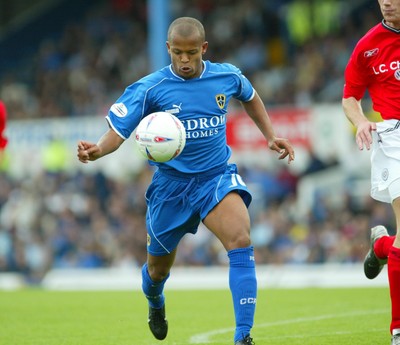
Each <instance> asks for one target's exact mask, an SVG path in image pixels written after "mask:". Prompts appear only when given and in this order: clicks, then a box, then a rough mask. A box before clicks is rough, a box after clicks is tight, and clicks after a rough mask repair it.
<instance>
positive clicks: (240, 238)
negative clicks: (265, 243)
mask: <svg viewBox="0 0 400 345" xmlns="http://www.w3.org/2000/svg"><path fill="white" fill-rule="evenodd" d="M203 223H204V225H205V226H206V227H207V228H208V229H209V230H210V231H211V232H213V233H214V234H215V235H216V236H217V237H218V238H219V240H220V241H221V242H222V244H223V245H224V247H225V249H226V250H232V249H236V248H243V247H248V246H249V245H250V217H249V213H248V210H247V207H246V205H245V203H244V202H243V199H242V198H241V196H240V195H239V194H238V193H237V192H230V193H228V194H227V195H226V196H225V197H224V198H223V199H222V200H221V201H220V203H218V204H217V205H216V206H215V207H214V208H213V209H212V210H211V211H210V212H209V213H208V215H207V216H206V217H205V218H204V219H203Z"/></svg>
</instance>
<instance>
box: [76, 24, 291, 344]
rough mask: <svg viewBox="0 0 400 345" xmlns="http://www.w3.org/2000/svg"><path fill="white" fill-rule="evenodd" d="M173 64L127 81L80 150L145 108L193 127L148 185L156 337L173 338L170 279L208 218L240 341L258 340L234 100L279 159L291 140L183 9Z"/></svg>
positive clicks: (91, 153)
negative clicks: (220, 249) (100, 129)
mask: <svg viewBox="0 0 400 345" xmlns="http://www.w3.org/2000/svg"><path fill="white" fill-rule="evenodd" d="M166 45H167V49H168V53H169V55H170V56H171V64H170V65H169V66H166V67H164V68H162V69H161V70H159V71H156V72H154V73H152V74H150V75H148V76H146V77H144V78H142V79H140V80H139V81H137V82H135V83H133V84H132V85H130V86H128V87H127V88H126V90H125V92H124V93H123V94H122V95H121V97H120V98H119V99H118V100H117V101H116V102H115V103H114V104H113V105H112V106H111V108H110V111H109V113H108V116H107V117H106V119H107V121H108V124H109V129H108V131H106V133H105V134H104V135H103V136H102V137H101V138H100V139H99V141H98V142H97V144H94V143H90V142H87V141H80V142H78V154H77V155H78V158H79V160H80V161H81V162H83V163H87V162H88V161H94V160H96V159H98V158H100V157H103V156H105V155H107V154H109V153H111V152H113V151H115V150H116V149H118V147H119V146H120V145H121V144H122V143H123V142H124V141H125V140H126V139H128V138H129V136H130V135H131V134H132V132H133V131H134V130H135V128H136V127H137V125H138V124H139V122H140V120H141V119H142V118H143V117H145V116H146V115H148V114H150V113H153V112H157V111H164V112H170V113H172V114H174V115H175V116H177V117H178V118H179V119H180V120H181V121H182V122H183V124H184V125H185V128H186V132H187V133H186V146H185V148H184V149H183V152H182V153H181V154H180V155H179V156H178V157H177V158H176V159H174V160H172V161H169V162H166V163H155V162H150V164H152V165H155V166H157V168H158V169H157V170H156V171H155V173H154V176H153V180H152V182H151V184H150V186H149V187H148V189H147V192H146V196H145V197H146V201H147V206H148V208H147V215H146V226H147V233H148V235H147V236H148V237H147V252H148V255H147V262H146V263H145V264H144V265H143V268H142V289H143V292H144V294H145V296H146V298H147V300H148V303H149V319H148V322H149V327H150V330H151V332H152V333H153V335H154V337H155V338H157V339H159V340H162V339H164V338H165V337H166V336H167V332H168V322H167V319H166V314H165V296H164V292H163V290H164V285H165V282H166V281H167V279H168V278H169V275H170V270H171V267H172V265H173V263H174V259H175V255H176V251H177V247H178V244H179V241H180V240H181V239H182V237H183V236H184V235H185V234H186V233H193V234H195V233H196V231H197V227H198V225H199V224H200V222H203V224H204V225H205V226H206V227H207V228H208V229H209V230H210V231H211V232H212V233H214V235H215V236H216V237H217V238H218V239H219V240H220V241H221V243H222V244H223V246H224V248H225V249H226V251H227V254H228V257H229V287H230V290H231V294H232V299H233V306H234V313H235V322H236V328H235V334H234V344H235V345H252V344H254V341H253V339H252V338H251V336H250V331H251V329H252V327H253V322H254V314H255V305H256V300H257V280H256V272H255V260H254V252H253V247H252V246H251V242H250V218H249V213H248V210H247V207H248V206H249V204H250V202H251V194H250V192H249V190H248V189H247V187H246V184H245V183H244V182H243V180H242V178H241V177H240V175H239V174H238V171H237V167H236V165H235V164H230V163H228V160H229V158H230V156H231V149H230V148H229V146H228V145H227V142H226V132H225V129H226V120H227V108H228V103H229V100H230V99H231V98H232V97H234V98H236V99H237V100H239V101H240V102H241V103H242V104H243V107H244V109H245V110H246V112H247V113H248V115H249V116H250V117H251V119H252V120H253V121H254V122H255V123H256V125H257V126H258V128H259V129H260V131H261V132H262V134H263V135H264V137H265V138H266V140H267V141H268V145H269V148H270V149H271V150H274V151H277V152H278V154H279V156H278V158H279V159H285V158H286V157H288V163H290V162H291V161H292V160H293V159H294V151H293V148H292V146H291V144H290V142H289V141H288V140H287V139H283V138H278V137H277V136H276V135H275V133H274V130H273V127H272V125H271V121H270V118H269V116H268V113H267V111H266V109H265V107H264V104H263V102H262V100H261V99H260V97H259V96H258V94H257V92H256V91H255V90H254V89H253V87H252V85H251V83H250V82H249V80H248V79H246V77H244V76H243V75H242V74H241V72H240V70H239V69H238V68H236V67H235V66H233V65H231V64H227V63H221V64H220V63H212V62H210V61H205V60H203V54H205V53H206V51H207V47H208V42H207V41H206V40H205V31H204V27H203V25H202V24H201V22H199V21H198V20H197V19H194V18H190V17H181V18H178V19H176V20H174V21H173V22H172V23H171V25H170V27H169V29H168V41H167V42H166Z"/></svg>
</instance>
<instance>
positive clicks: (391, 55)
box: [343, 21, 400, 120]
mask: <svg viewBox="0 0 400 345" xmlns="http://www.w3.org/2000/svg"><path fill="white" fill-rule="evenodd" d="M366 90H368V92H369V95H370V97H371V100H372V103H373V108H374V110H375V111H377V112H379V113H380V114H381V116H382V118H383V119H384V120H389V119H398V120H400V30H395V29H393V28H391V27H389V26H387V25H386V24H385V23H384V22H383V21H382V22H381V23H379V24H378V25H376V26H374V27H373V28H372V29H371V30H369V31H368V32H367V33H366V34H365V36H363V37H362V38H361V39H360V41H359V42H358V43H357V45H356V47H355V48H354V51H353V53H352V55H351V57H350V60H349V62H348V64H347V67H346V70H345V85H344V90H343V97H344V98H349V97H354V98H356V99H357V100H360V99H361V98H362V97H363V96H364V94H365V92H366Z"/></svg>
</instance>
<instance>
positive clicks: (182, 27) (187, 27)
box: [168, 17, 206, 41]
mask: <svg viewBox="0 0 400 345" xmlns="http://www.w3.org/2000/svg"><path fill="white" fill-rule="evenodd" d="M175 29H176V30H178V31H177V33H178V34H179V35H182V36H184V37H188V36H190V35H193V34H194V33H195V30H197V32H198V34H199V37H200V39H201V40H202V41H205V39H206V33H205V30H204V26H203V24H201V22H200V21H199V20H197V19H196V18H192V17H180V18H177V19H175V20H174V21H173V22H172V23H171V25H170V26H169V29H168V41H171V39H172V37H171V36H172V32H173V30H175Z"/></svg>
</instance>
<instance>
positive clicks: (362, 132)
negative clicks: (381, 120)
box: [356, 121, 376, 150]
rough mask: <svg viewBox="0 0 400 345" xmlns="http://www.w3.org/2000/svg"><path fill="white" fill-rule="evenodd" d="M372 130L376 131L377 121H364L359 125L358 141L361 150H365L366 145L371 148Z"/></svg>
mask: <svg viewBox="0 0 400 345" xmlns="http://www.w3.org/2000/svg"><path fill="white" fill-rule="evenodd" d="M372 131H376V123H375V122H369V121H364V122H362V123H360V124H359V125H358V126H357V133H356V143H357V146H358V148H359V149H360V150H363V149H364V146H365V148H366V149H367V150H369V149H370V148H371V145H372V135H371V132H372Z"/></svg>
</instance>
